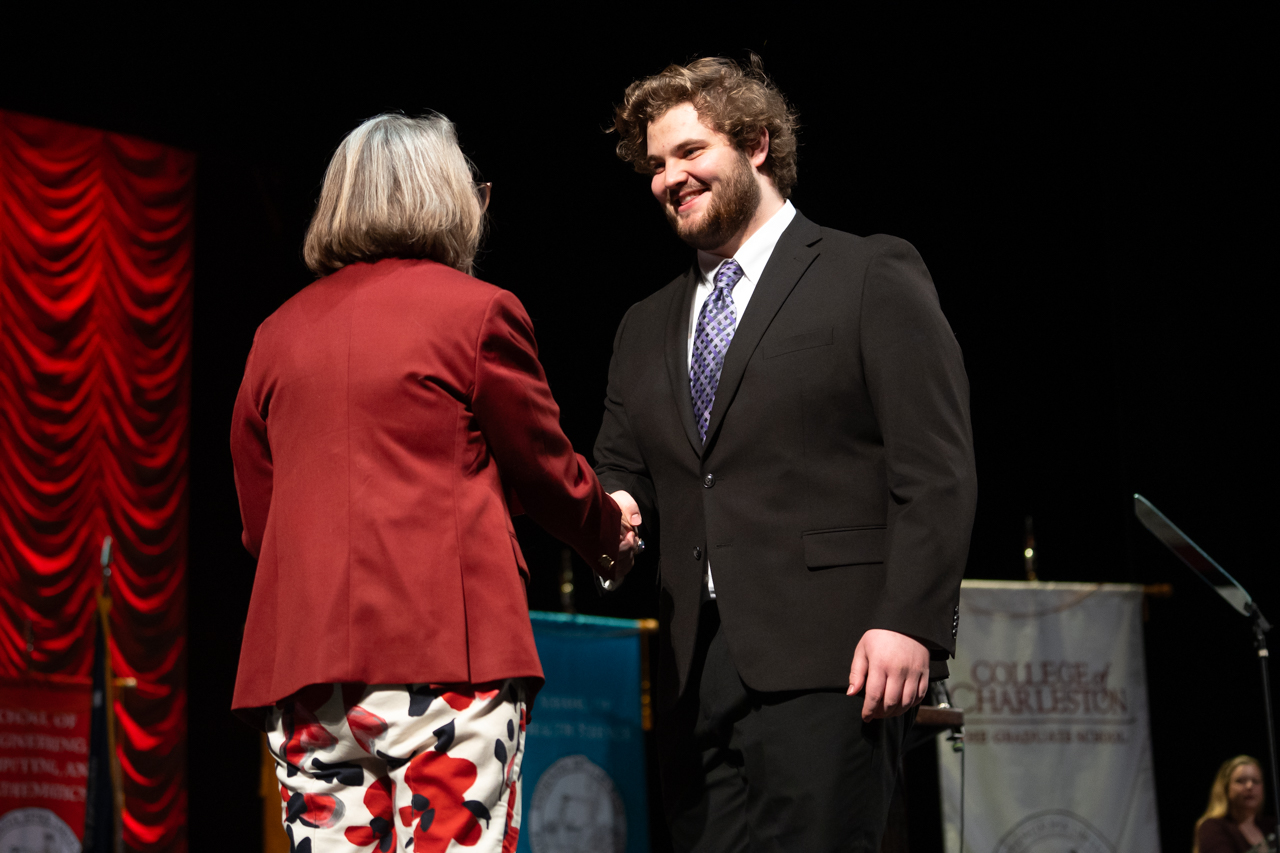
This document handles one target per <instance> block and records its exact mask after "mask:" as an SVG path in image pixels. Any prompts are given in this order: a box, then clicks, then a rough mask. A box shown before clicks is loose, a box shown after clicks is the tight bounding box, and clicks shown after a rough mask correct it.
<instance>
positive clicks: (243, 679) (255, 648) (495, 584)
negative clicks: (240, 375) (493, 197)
mask: <svg viewBox="0 0 1280 853" xmlns="http://www.w3.org/2000/svg"><path fill="white" fill-rule="evenodd" d="M488 190H489V187H488V185H477V184H475V183H474V181H473V177H472V173H471V169H470V167H469V164H468V163H467V160H466V158H465V157H464V156H463V154H462V151H461V149H460V148H459V146H458V141H457V135H456V132H455V130H454V127H453V125H452V123H450V122H449V121H448V119H446V118H444V117H443V116H440V115H430V116H426V117H423V118H407V117H404V116H400V115H381V116H378V117H376V118H373V119H370V120H368V121H366V122H365V123H363V124H362V125H360V126H359V127H358V128H356V129H355V130H354V131H352V132H351V133H350V134H349V135H348V136H347V137H346V138H345V139H344V140H343V141H342V143H341V144H340V145H339V146H338V149H337V151H336V152H335V154H334V155H333V159H332V161H331V162H330V164H329V168H328V171H327V173H326V175H325V179H324V186H323V189H322V190H321V194H320V199H319V202H318V205H317V209H316V212H315V216H314V218H313V219H312V221H311V226H310V229H309V230H308V232H307V237H306V244H305V248H304V257H305V260H306V263H307V265H308V266H309V267H310V268H311V269H312V271H314V272H315V273H316V274H317V275H318V276H319V280H318V281H316V282H314V283H313V284H311V285H310V286H308V287H306V288H305V289H303V290H302V291H301V292H299V293H298V294H296V295H295V296H293V297H292V298H291V299H289V300H288V301H287V302H286V303H285V304H284V305H283V306H281V307H280V309H279V310H277V311H276V312H275V313H274V314H272V315H271V316H270V317H268V318H267V319H266V321H264V322H263V323H262V325H261V326H260V327H259V329H258V331H257V334H256V335H255V338H254V343H253V348H252V350H251V352H250V353H249V357H248V361H247V364H246V366H245V375H244V381H243V384H242V385H241V387H240V392H239V396H238V397H237V399H236V403H235V409H234V413H233V419H232V430H231V451H232V458H233V462H234V468H235V480H236V488H237V492H238V494H239V499H240V510H241V515H242V518H243V522H244V534H243V540H244V544H245V547H246V548H247V549H248V550H249V551H250V553H252V554H253V555H254V557H256V558H257V572H256V575H255V578H254V586H253V596H252V600H251V603H250V605H249V614H248V620H247V622H246V625H245V631H244V644H243V647H242V649H241V655H240V666H239V671H238V673H237V676H236V688H235V697H234V700H233V708H234V709H235V710H236V711H237V713H239V714H240V715H241V716H242V717H246V718H249V719H252V720H253V721H254V722H256V723H257V724H258V725H259V726H260V727H262V728H264V729H265V730H266V731H267V733H268V743H269V745H270V749H271V753H272V755H273V756H274V757H275V760H276V766H277V775H278V778H279V781H280V786H281V787H280V796H281V807H282V816H283V820H284V824H285V828H286V831H287V832H288V834H289V837H290V840H291V843H292V849H293V850H294V851H297V853H320V851H337V850H361V851H367V850H371V849H376V850H379V851H390V850H404V849H412V850H416V851H429V850H445V849H446V848H449V847H450V844H451V842H457V843H458V844H460V845H463V846H465V847H467V849H469V850H475V851H492V853H497V851H499V850H501V851H511V850H514V849H515V844H516V838H517V836H518V833H519V825H520V819H519V804H520V764H521V758H522V756H523V747H524V736H523V732H524V728H525V718H526V709H527V706H528V704H529V703H530V702H531V701H532V699H533V694H534V692H535V691H536V690H537V689H538V687H539V686H540V685H541V683H542V668H541V666H540V664H539V662H538V655H537V651H536V649H535V646H534V640H533V631H532V628H531V626H530V623H529V612H528V604H527V598H526V594H525V585H526V582H527V579H528V569H527V567H526V565H525V561H524V558H523V556H522V555H521V552H520V545H519V543H518V542H517V541H516V534H515V530H514V528H513V526H512V523H511V516H512V515H513V514H515V513H519V512H521V511H522V510H523V511H524V512H526V513H527V514H528V515H529V516H530V517H532V518H533V519H534V520H535V521H537V522H538V523H539V524H541V525H542V526H543V527H545V528H546V529H547V530H548V531H549V532H551V533H552V534H554V535H555V536H557V537H559V538H560V539H562V540H564V541H565V542H567V543H568V544H570V545H571V546H573V547H574V548H575V549H576V550H577V551H578V553H579V554H581V555H582V557H583V558H584V559H586V560H587V561H588V563H589V564H590V565H592V566H595V567H598V568H599V571H600V572H601V573H602V575H603V576H604V577H605V578H606V579H609V580H616V579H619V578H620V577H621V576H622V575H623V574H625V572H626V570H627V569H629V568H630V565H631V560H632V556H633V554H634V552H635V551H636V550H637V549H638V548H641V547H643V546H642V545H641V544H640V543H639V542H638V541H637V540H636V538H635V535H634V533H633V532H631V531H630V529H629V527H628V525H627V524H625V523H624V522H623V521H622V519H621V515H620V512H619V509H618V506H617V505H616V504H615V503H614V501H613V500H612V499H611V498H609V497H608V496H607V495H606V494H605V493H604V491H603V490H602V488H601V486H600V483H599V481H598V480H597V479H596V476H595V474H594V473H593V472H592V470H591V468H590V466H589V465H588V464H587V462H586V461H585V460H584V459H583V457H582V456H580V455H578V454H576V453H574V451H573V448H572V447H571V446H570V443H569V441H568V439H567V438H566V437H565V435H564V433H563V432H562V431H561V429H560V412H559V409H558V408H557V406H556V403H555V401H554V400H553V399H552V396H551V391H550V389H549V388H548V387H547V381H546V377H545V375H544V373H543V370H542V367H541V365H540V364H539V362H538V355H537V345H536V344H535V342H534V337H533V327H532V324H531V322H530V320H529V317H528V315H527V314H526V313H525V310H524V308H523V306H521V304H520V301H519V300H518V299H516V297H515V296H513V295H512V294H511V293H509V292H507V291H505V290H501V289H499V288H497V287H495V286H493V285H491V284H486V283H484V282H482V281H479V280H478V279H476V278H473V277H472V276H471V275H470V272H471V269H472V260H473V258H474V257H475V254H476V250H477V247H478V245H479V241H480V238H481V234H482V233H483V230H484V214H485V209H486V207H487V204H488ZM410 842H412V846H410Z"/></svg>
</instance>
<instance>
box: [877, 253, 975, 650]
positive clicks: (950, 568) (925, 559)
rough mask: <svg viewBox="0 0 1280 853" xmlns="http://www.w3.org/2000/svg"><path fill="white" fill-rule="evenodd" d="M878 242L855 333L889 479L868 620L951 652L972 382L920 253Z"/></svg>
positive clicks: (965, 508)
mask: <svg viewBox="0 0 1280 853" xmlns="http://www.w3.org/2000/svg"><path fill="white" fill-rule="evenodd" d="M875 239H879V240H882V241H883V245H882V246H881V247H880V249H879V250H878V251H877V253H876V254H875V256H874V258H873V259H872V261H871V262H870V264H869V265H868V267H867V272H866V279H865V281H864V287H863V307H862V318H861V326H862V328H861V332H862V345H863V353H862V355H863V365H864V371H865V378H866V383H867V389H868V392H869V394H870V397H871V402H872V406H873V408H874V410H875V415H876V420H877V423H878V424H879V426H880V432H881V438H882V440H883V442H884V454H885V467H886V473H887V476H888V486H889V497H890V500H889V513H888V520H887V521H888V530H887V533H886V536H887V542H886V544H887V549H886V557H885V564H886V565H885V569H886V572H885V576H886V586H885V589H884V591H883V593H882V595H881V598H880V601H879V603H878V605H877V610H876V616H875V624H874V625H872V627H876V628H888V629H890V630H895V631H899V632H901V633H905V634H910V635H912V636H915V637H917V638H919V639H921V640H924V641H926V642H927V643H928V644H929V645H931V646H933V647H935V648H938V649H942V650H946V651H948V652H950V653H952V654H954V652H955V618H956V613H957V611H956V610H955V607H956V605H957V603H958V601H959V592H960V580H961V578H962V577H963V575H964V568H965V563H966V561H967V559H968V551H969V536H970V533H971V531H972V527H973V516H974V511H975V507H976V504H977V476H976V473H975V463H974V455H973V435H972V431H971V427H970V421H969V382H968V378H967V377H966V375H965V370H964V360H963V358H962V356H961V353H960V346H959V344H958V343H957V342H956V339H955V335H954V334H953V333H952V331H951V327H950V325H948V323H947V320H946V318H945V317H944V316H943V314H942V308H941V306H940V305H939V304H938V296H937V292H936V291H935V290H934V287H933V281H932V279H931V278H930V276H929V271H928V270H927V269H926V268H925V265H924V261H923V260H922V259H921V258H920V255H919V254H918V253H917V252H916V250H915V248H914V247H912V246H911V245H910V244H909V243H907V242H905V241H903V240H898V239H896V238H885V237H881V238H875Z"/></svg>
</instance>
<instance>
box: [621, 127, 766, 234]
mask: <svg viewBox="0 0 1280 853" xmlns="http://www.w3.org/2000/svg"><path fill="white" fill-rule="evenodd" d="M646 143H647V148H648V152H649V166H650V168H651V169H652V170H653V180H652V183H651V184H650V189H651V190H652V192H653V197H654V198H655V199H657V201H658V204H659V205H660V206H661V207H662V209H663V211H664V212H665V213H666V215H667V219H668V220H669V221H670V222H671V227H672V228H674V229H675V230H676V233H677V234H678V235H679V236H680V239H681V240H684V241H685V242H686V243H688V244H689V245H691V246H693V247H694V248H695V249H703V250H705V251H708V252H714V251H715V250H716V249H717V248H719V247H721V246H723V245H724V244H725V243H726V242H728V241H729V240H730V239H731V238H732V237H733V236H734V235H735V234H737V233H738V232H740V231H741V230H742V229H744V228H745V227H746V225H747V223H748V222H749V221H750V220H751V217H752V216H753V215H754V214H755V211H756V208H757V207H758V206H759V204H760V186H759V184H758V183H757V180H756V171H755V168H754V167H753V166H752V165H751V162H750V161H749V160H748V159H747V157H746V155H745V154H743V153H742V152H741V151H739V150H738V149H737V148H735V147H734V145H733V143H732V141H730V139H729V138H728V137H727V136H725V135H724V134H722V133H718V132H716V131H714V130H712V129H711V128H709V127H707V126H706V125H704V124H703V123H702V122H701V121H700V120H699V119H698V112H697V110H696V109H694V107H693V104H690V103H684V104H679V105H678V106H675V107H672V108H671V109H669V110H667V112H665V113H663V114H662V115H661V116H660V117H659V118H658V119H657V120H655V121H653V122H652V123H650V125H649V128H648V131H647V134H646Z"/></svg>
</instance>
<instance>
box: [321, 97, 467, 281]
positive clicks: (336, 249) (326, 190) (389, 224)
mask: <svg viewBox="0 0 1280 853" xmlns="http://www.w3.org/2000/svg"><path fill="white" fill-rule="evenodd" d="M483 233H484V210H483V209H482V207H481V205H480V200H479V198H478V196H477V195H476V189H475V184H474V183H473V180H472V175H471V168H470V165H469V164H468V162H467V158H466V157H465V156H463V154H462V149H461V148H459V147H458V134H457V131H456V130H455V129H454V126H453V122H451V121H449V119H447V118H445V117H444V116H442V115H440V114H438V113H433V114H431V115H427V116H423V117H421V118H408V117H406V116H403V115H396V114H392V113H387V114H383V115H380V116H375V117H374V118H371V119H369V120H368V121H366V122H364V123H363V124H361V125H360V126H359V127H357V128H356V129H355V130H353V131H351V132H350V133H349V134H347V136H346V138H345V139H343V140H342V142H341V143H340V144H339V145H338V150H337V151H335V152H334V153H333V159H332V160H330V161H329V168H328V170H327V171H326V172H325V176H324V187H323V188H322V189H321V190H320V201H319V202H318V203H317V205H316V212H315V215H314V216H312V217H311V226H310V227H309V228H308V229H307V238H306V241H305V242H304V244H303V249H302V256H303V260H305V261H306V264H307V266H308V267H310V268H311V270H312V272H314V273H315V274H316V275H318V276H323V275H328V274H329V273H331V272H334V271H336V270H339V269H342V267H344V266H346V265H347V264H351V263H355V262H357V261H366V262H370V263H372V262H374V261H378V260H381V259H383V258H430V259H432V260H435V261H439V262H440V263H442V264H445V265H446V266H450V267H453V268H455V269H459V270H462V271H463V272H465V273H470V272H471V264H472V262H473V261H474V260H475V256H476V251H477V250H478V249H479V246H480V238H481V236H482V235H483Z"/></svg>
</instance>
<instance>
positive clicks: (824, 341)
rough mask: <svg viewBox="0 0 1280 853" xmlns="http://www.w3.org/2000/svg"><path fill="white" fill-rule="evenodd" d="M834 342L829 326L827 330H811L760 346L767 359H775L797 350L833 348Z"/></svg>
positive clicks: (766, 342)
mask: <svg viewBox="0 0 1280 853" xmlns="http://www.w3.org/2000/svg"><path fill="white" fill-rule="evenodd" d="M834 340H835V338H834V336H833V335H832V329H831V327H830V326H828V327H827V328H825V329H810V330H809V331H807V332H801V333H800V334H798V335H789V336H787V337H785V338H778V339H777V340H770V341H764V342H763V343H762V344H761V346H760V352H761V354H762V355H764V357H765V358H773V357H775V356H779V355H785V354H786V353H789V352H795V351H796V350H802V349H813V348H814V347H827V346H831V344H832V342H833V341H834Z"/></svg>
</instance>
